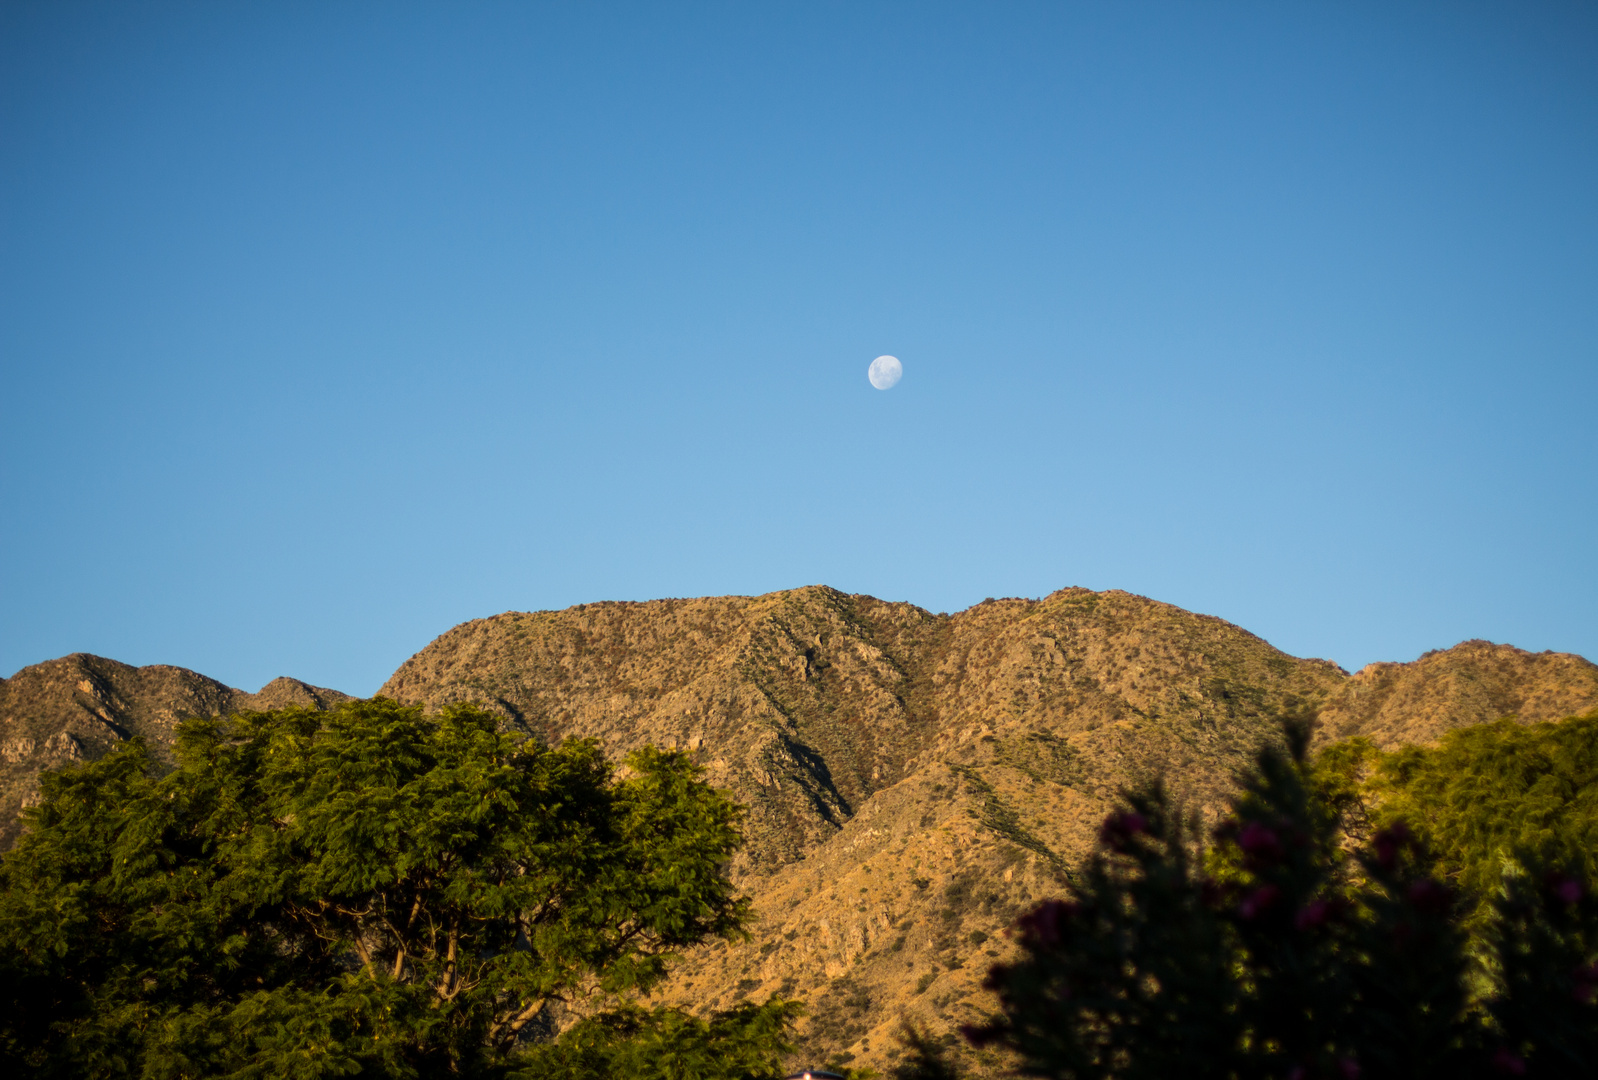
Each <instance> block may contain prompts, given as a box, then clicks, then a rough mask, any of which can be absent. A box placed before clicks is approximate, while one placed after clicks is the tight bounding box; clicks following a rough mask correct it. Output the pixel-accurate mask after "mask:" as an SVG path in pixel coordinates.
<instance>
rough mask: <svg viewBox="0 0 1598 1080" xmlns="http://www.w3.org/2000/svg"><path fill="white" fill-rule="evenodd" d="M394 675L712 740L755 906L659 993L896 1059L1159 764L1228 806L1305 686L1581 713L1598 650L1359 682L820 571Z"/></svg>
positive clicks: (1081, 616)
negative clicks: (771, 1011) (775, 588)
mask: <svg viewBox="0 0 1598 1080" xmlns="http://www.w3.org/2000/svg"><path fill="white" fill-rule="evenodd" d="M380 692H381V693H383V694H386V695H389V696H392V697H395V698H398V699H400V700H403V701H411V702H419V703H424V704H426V705H428V706H431V707H437V706H439V705H443V704H445V703H448V702H451V701H459V700H471V701H476V702H480V703H482V704H484V705H487V706H488V707H490V708H493V709H496V710H497V711H499V712H500V713H501V714H502V715H503V716H504V717H505V718H506V721H507V723H510V724H512V725H515V726H518V727H520V728H522V729H524V730H526V731H528V732H529V733H530V734H533V735H536V736H538V737H539V738H543V739H547V740H555V739H559V738H563V737H565V736H568V735H591V736H596V737H599V738H601V739H603V740H605V742H606V744H607V745H608V746H610V747H612V748H613V750H614V752H615V753H617V754H620V753H623V752H625V751H626V750H627V749H628V748H630V747H632V746H636V745H639V744H641V743H646V742H652V743H656V744H665V745H675V746H679V747H683V748H685V749H687V750H688V751H690V752H691V753H693V754H694V755H695V756H696V757H697V758H698V759H699V760H700V761H701V762H702V764H703V765H704V766H705V767H706V769H707V770H708V771H709V773H710V776H711V777H712V779H713V780H714V781H715V782H716V783H717V784H719V785H722V786H725V787H728V788H730V789H732V790H733V791H734V792H736V793H737V795H738V796H739V797H740V798H741V799H743V800H744V801H745V803H746V804H747V805H748V806H749V807H750V819H749V825H748V834H749V845H748V848H747V850H746V852H745V854H744V856H743V857H742V858H741V859H740V861H739V862H738V864H737V865H736V866H735V868H734V873H735V874H736V875H737V876H738V878H739V880H740V882H741V883H742V884H743V885H744V887H745V888H747V889H748V890H749V891H750V892H751V893H752V894H753V895H754V896H755V898H756V903H757V908H758V910H759V911H760V913H761V922H760V925H759V926H758V927H757V928H756V931H755V938H754V941H753V942H752V943H751V944H750V945H748V946H744V947H739V948H725V947H716V948H711V949H707V950H704V951H703V953H702V955H698V956H695V957H693V958H692V959H691V962H690V963H689V964H687V965H685V966H684V968H683V970H682V972H681V974H680V975H679V977H678V978H677V980H676V981H675V982H674V983H673V985H672V986H670V987H669V988H668V989H667V991H666V992H665V995H664V996H665V998H666V999H667V1000H671V1001H675V1002H678V1003H685V1004H694V1005H705V1006H709V1005H716V1006H726V1005H729V1004H731V1003H733V1002H735V1001H737V1000H739V999H741V998H743V997H745V996H753V997H757V998H759V997H763V996H764V995H766V994H769V993H773V992H778V993H783V994H791V995H798V996H800V997H803V998H806V999H807V1000H809V1001H810V1003H811V1012H810V1016H809V1017H808V1018H807V1021H806V1030H805V1037H804V1043H805V1046H806V1049H807V1051H809V1052H810V1053H811V1054H812V1055H813V1056H818V1057H819V1056H824V1055H826V1054H830V1053H839V1054H841V1055H843V1056H844V1058H845V1060H850V1061H852V1062H853V1063H855V1064H872V1065H877V1066H881V1065H883V1064H885V1063H886V1061H887V1060H888V1059H889V1058H890V1057H891V1055H892V1054H893V1053H894V1052H895V1050H896V1046H895V1042H894V1038H893V1036H894V1033H895V1031H896V1030H897V1029H898V1027H899V1025H900V1024H901V1023H902V1022H903V1020H904V1019H910V1020H911V1021H913V1022H918V1023H923V1024H926V1025H928V1026H930V1027H932V1028H934V1029H935V1030H942V1031H949V1030H952V1028H953V1026H954V1025H955V1024H957V1023H959V1022H963V1021H965V1020H968V1019H973V1018H974V1016H975V1014H976V1013H977V1012H979V1011H980V1010H981V1008H982V1007H983V1005H984V996H983V993H982V991H981V990H980V983H981V979H982V975H983V972H984V971H985V969H986V967H987V965H988V964H989V963H991V962H992V960H993V959H994V958H995V957H997V956H999V955H1001V954H1002V952H1003V947H1004V938H1003V936H1002V933H1003V929H1004V927H1005V926H1007V925H1008V924H1009V923H1010V921H1011V920H1012V919H1013V918H1014V916H1015V914H1016V913H1017V912H1019V911H1020V910H1022V909H1023V908H1025V907H1026V906H1027V905H1028V904H1030V903H1032V902H1033V901H1035V900H1036V899H1039V898H1041V897H1043V896H1047V895H1050V894H1053V893H1056V892H1057V891H1058V890H1059V888H1060V886H1061V882H1062V880H1063V877H1064V875H1065V874H1067V873H1068V872H1069V868H1070V867H1071V866H1072V865H1073V863H1075V862H1076V861H1077V860H1078V859H1079V858H1080V857H1081V856H1082V855H1083V854H1084V853H1086V851H1087V850H1088V849H1089V848H1090V847H1091V845H1092V842H1093V838H1094V835H1095V830H1096V827H1097V824H1098V822H1099V821H1100V820H1101V819H1102V816H1103V814H1104V813H1105V811H1106V810H1107V808H1108V806H1109V805H1110V803H1111V801H1112V800H1113V798H1114V795H1115V793H1116V792H1117V791H1118V790H1120V789H1121V788H1122V787H1124V786H1126V785H1127V784H1130V783H1135V782H1137V781H1139V780H1142V779H1145V778H1148V777H1151V776H1155V775H1163V776H1165V777H1166V778H1167V779H1168V781H1169V782H1170V783H1171V785H1172V786H1173V787H1174V788H1175V789H1176V790H1177V791H1178V792H1179V793H1180V794H1181V795H1182V796H1183V797H1184V798H1185V799H1187V800H1188V801H1189V803H1190V805H1192V806H1193V808H1194V809H1195V810H1198V811H1199V812H1201V813H1204V814H1206V815H1213V814H1214V813H1215V812H1216V809H1217V807H1218V805H1219V804H1220V802H1221V799H1222V798H1223V796H1224V794H1225V793H1226V791H1227V790H1228V789H1229V786H1230V781H1231V778H1232V776H1233V775H1234V774H1235V773H1236V771H1237V770H1238V769H1239V768H1240V767H1241V766H1242V765H1243V764H1244V763H1245V762H1247V761H1248V760H1249V758H1250V757H1251V756H1252V754H1253V753H1254V751H1255V750H1256V749H1257V748H1258V746H1259V745H1260V744H1261V742H1262V741H1265V740H1269V739H1273V738H1276V737H1277V732H1276V727H1275V724H1274V720H1273V717H1274V716H1275V714H1276V713H1277V712H1278V711H1279V710H1281V709H1283V708H1285V707H1289V706H1292V705H1295V704H1296V705H1302V706H1306V707H1310V708H1319V709H1321V710H1323V715H1324V716H1325V718H1326V725H1327V729H1328V730H1329V731H1334V732H1335V736H1336V737H1339V738H1341V737H1346V736H1347V735H1351V734H1359V733H1368V734H1370V735H1371V736H1372V737H1373V738H1375V739H1376V740H1377V741H1378V742H1381V743H1384V744H1392V743H1395V742H1401V741H1407V740H1414V739H1429V738H1432V737H1435V736H1436V735H1437V734H1440V733H1441V732H1442V731H1443V730H1446V729H1447V728H1450V727H1454V726H1458V725H1461V724H1467V723H1476V722H1480V721H1482V720H1487V719H1492V718H1495V717H1497V716H1500V715H1505V714H1509V713H1519V714H1521V715H1522V718H1523V719H1526V720H1528V721H1530V720H1536V719H1543V718H1547V717H1551V716H1562V715H1568V714H1570V713H1573V712H1577V711H1580V710H1581V709H1584V708H1587V707H1590V706H1591V705H1593V704H1598V667H1595V666H1594V665H1592V664H1590V663H1588V662H1587V661H1585V660H1582V659H1581V658H1579V657H1574V656H1561V655H1553V654H1544V655H1541V656H1533V655H1531V654H1528V653H1524V652H1521V651H1520V650H1517V649H1513V648H1510V647H1507V646H1495V645H1489V644H1487V643H1482V642H1469V643H1466V644H1465V645H1462V646H1458V647H1456V648H1455V649H1451V650H1448V651H1447V652H1444V653H1438V654H1434V655H1431V656H1428V657H1426V658H1423V659H1422V660H1421V661H1418V662H1417V663H1415V664H1385V665H1373V666H1372V667H1371V668H1367V669H1366V670H1365V671H1363V672H1361V673H1360V674H1359V675H1356V676H1352V677H1351V676H1349V675H1348V674H1347V673H1346V672H1344V671H1342V670H1341V669H1340V668H1338V667H1337V666H1336V665H1334V664H1331V663H1329V662H1327V661H1322V660H1301V659H1297V658H1295V657H1291V656H1288V655H1286V654H1284V653H1282V652H1280V651H1279V650H1277V649H1275V648H1273V647H1271V646H1270V645H1269V644H1267V643H1266V642H1264V641H1262V640H1260V639H1259V638H1257V637H1255V636H1253V635H1252V634H1249V633H1247V632H1246V631H1243V630H1241V629H1239V628H1237V627H1235V626H1232V625H1230V624H1228V623H1225V622H1223V621H1221V620H1219V619H1215V618H1211V617H1207V616H1202V615H1195V614H1192V613H1190V612H1186V611H1182V610H1181V609H1178V608H1175V607H1171V606H1170V605H1167V604H1161V603H1157V602H1155V601H1151V600H1147V599H1144V598H1142V597H1138V596H1132V595H1130V594H1127V593H1122V592H1106V593H1093V592H1089V591H1088V590H1085V589H1066V590H1062V591H1060V592H1057V593H1054V594H1052V595H1051V596H1048V597H1046V598H1044V599H1043V600H1040V601H1026V600H1000V601H988V602H984V603H982V604H979V605H977V606H976V607H974V608H971V609H969V610H967V611H963V612H960V613H958V614H955V615H952V616H938V615H933V614H931V613H929V612H926V611H923V610H921V609H919V608H916V607H914V606H912V605H908V604H892V603H885V602H883V601H880V600H875V599H873V598H871V597H864V596H848V595H844V594H842V593H838V592H836V591H834V590H831V589H826V588H821V587H813V588H806V589H797V590H793V591H791V592H783V593H774V594H771V595H768V596H759V597H718V598H711V599H699V600H662V601H653V602H650V603H641V604H622V603H615V604H589V605H584V606H581V607H577V608H572V609H569V610H567V611H560V612H541V613H536V614H527V613H508V614H505V615H500V616H496V617H494V618H491V619H482V620H477V621H474V622H470V623H466V624H463V625H461V626H458V627H456V628H454V629H453V630H451V631H449V632H448V633H446V634H444V635H443V636H441V637H440V638H438V639H437V640H436V641H434V642H433V643H432V644H431V645H429V646H428V647H427V648H426V649H424V650H422V651H421V652H420V653H418V654H417V655H416V656H415V657H412V658H411V659H410V660H409V661H407V662H406V663H405V664H404V665H403V666H402V667H401V668H400V669H399V671H397V672H396V673H395V674H394V676H393V678H391V679H390V680H389V681H388V683H387V684H386V685H385V686H384V687H383V688H382V690H381V691H380Z"/></svg>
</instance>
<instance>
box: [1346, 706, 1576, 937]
mask: <svg viewBox="0 0 1598 1080" xmlns="http://www.w3.org/2000/svg"><path fill="white" fill-rule="evenodd" d="M1316 773H1317V779H1318V781H1319V782H1320V783H1321V784H1322V785H1323V787H1325V789H1326V790H1327V791H1329V792H1336V793H1337V794H1336V796H1334V797H1340V798H1342V799H1343V800H1344V801H1345V802H1350V801H1352V802H1357V807H1358V809H1357V813H1359V814H1363V815H1364V816H1365V817H1366V818H1368V820H1369V821H1370V822H1371V823H1373V825H1375V826H1378V827H1379V826H1381V825H1385V824H1390V823H1392V822H1396V821H1403V822H1405V823H1406V824H1407V825H1408V826H1409V827H1410V828H1412V829H1414V830H1415V832H1416V833H1417V834H1419V835H1420V836H1421V837H1422V838H1423V839H1424V840H1425V841H1426V844H1427V846H1428V847H1429V848H1430V850H1431V851H1432V853H1433V854H1434V855H1435V857H1436V859H1437V869H1438V872H1439V873H1441V874H1443V875H1444V876H1445V878H1446V880H1448V881H1449V883H1450V884H1453V885H1455V886H1457V887H1458V888H1460V889H1461V890H1462V891H1463V892H1464V893H1465V894H1466V895H1467V896H1468V897H1470V899H1471V900H1472V902H1473V905H1474V913H1473V918H1472V922H1473V923H1479V922H1481V921H1482V920H1484V919H1485V918H1487V917H1488V915H1489V914H1490V910H1491V907H1492V901H1493V898H1494V897H1495V896H1496V895H1497V894H1498V892H1499V887H1500V883H1501V881H1502V878H1503V874H1504V872H1505V870H1506V869H1507V870H1510V871H1511V872H1513V871H1515V870H1517V869H1519V868H1520V865H1521V861H1522V860H1527V861H1529V862H1531V863H1535V864H1537V865H1540V866H1561V867H1570V868H1571V869H1572V872H1573V873H1575V874H1576V876H1578V877H1580V878H1581V879H1582V880H1584V881H1598V711H1594V712H1590V713H1587V714H1585V715H1583V716H1573V717H1570V718H1569V719H1567V720H1559V721H1553V722H1548V723H1541V724H1519V723H1516V722H1515V721H1514V720H1513V719H1509V718H1505V719H1502V720H1497V721H1494V722H1493V723H1490V724H1477V725H1473V726H1471V727H1465V728H1460V729H1458V730H1456V731H1452V732H1449V733H1448V734H1447V735H1445V736H1444V737H1443V738H1442V739H1441V740H1440V741H1439V743H1438V744H1437V745H1436V746H1431V747H1424V746H1406V747H1403V748H1401V749H1399V750H1395V751H1392V752H1390V753H1383V752H1381V751H1380V750H1378V749H1377V748H1376V747H1375V746H1373V745H1372V744H1371V743H1369V742H1368V741H1366V740H1364V739H1352V740H1348V741H1347V742H1343V743H1337V744H1334V745H1332V746H1330V747H1328V748H1327V749H1326V750H1324V751H1323V752H1322V753H1321V755H1320V756H1319V758H1318V759H1317V762H1316Z"/></svg>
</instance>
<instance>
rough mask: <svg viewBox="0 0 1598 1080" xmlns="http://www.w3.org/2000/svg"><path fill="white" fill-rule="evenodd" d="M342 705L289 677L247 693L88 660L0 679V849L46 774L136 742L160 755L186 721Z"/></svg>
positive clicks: (184, 675)
mask: <svg viewBox="0 0 1598 1080" xmlns="http://www.w3.org/2000/svg"><path fill="white" fill-rule="evenodd" d="M348 699H349V695H348V694H341V693H339V692H338V691H337V690H324V689H322V688H321V687H319V686H309V685H307V684H305V683H302V682H300V681H298V680H296V679H274V680H273V681H272V682H269V683H267V684H266V685H265V686H263V687H262V688H261V691H260V693H257V694H247V693H245V692H244V691H242V690H234V689H233V688H232V687H229V686H223V685H222V684H221V683H219V682H217V681H216V680H215V679H208V678H206V677H205V676H204V675H199V674H196V673H195V672H192V671H188V670H186V669H184V668H179V667H169V666H167V665H165V664H154V665H151V666H149V667H130V666H129V665H127V664H121V663H118V662H117V661H115V660H107V659H105V658H104V657H100V656H91V655H89V654H88V653H73V654H72V655H71V656H65V657H62V658H61V659H60V660H49V661H46V662H45V663H43V664H34V665H33V666H32V667H26V668H23V669H22V670H21V671H19V672H17V673H16V674H15V675H13V676H12V677H11V678H9V679H0V850H4V849H5V848H8V847H10V846H11V843H12V841H13V840H15V839H16V834H17V814H18V813H20V812H21V810H22V808H23V807H24V806H26V805H28V804H29V802H31V801H32V800H33V799H34V798H35V797H36V796H37V794H38V790H39V773H40V772H42V771H43V770H45V769H50V768H56V767H58V766H61V765H66V764H69V763H71V762H74V761H83V760H93V759H95V758H98V757H100V756H101V755H102V754H104V753H105V752H106V751H108V750H110V749H111V747H113V746H115V745H116V744H117V743H119V742H121V741H122V740H124V739H128V738H131V737H133V736H136V735H137V736H142V737H143V738H144V740H145V742H147V743H148V744H149V745H150V747H151V748H152V749H153V750H154V752H155V753H156V755H157V756H159V757H164V756H165V755H166V754H167V752H168V750H169V748H170V747H171V744H172V729H173V728H174V727H175V726H176V725H177V722H178V720H179V719H181V718H183V717H185V716H220V715H223V714H225V713H229V712H236V711H238V710H240V709H279V708H283V707H285V706H288V705H302V706H310V707H312V708H325V707H326V706H327V705H329V704H332V703H333V702H336V701H347V700H348Z"/></svg>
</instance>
